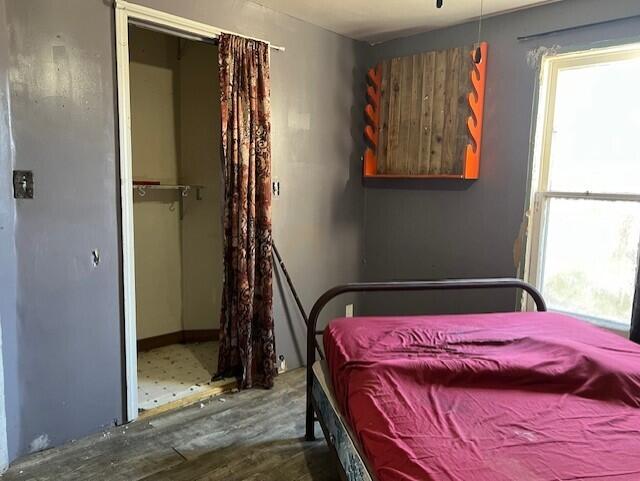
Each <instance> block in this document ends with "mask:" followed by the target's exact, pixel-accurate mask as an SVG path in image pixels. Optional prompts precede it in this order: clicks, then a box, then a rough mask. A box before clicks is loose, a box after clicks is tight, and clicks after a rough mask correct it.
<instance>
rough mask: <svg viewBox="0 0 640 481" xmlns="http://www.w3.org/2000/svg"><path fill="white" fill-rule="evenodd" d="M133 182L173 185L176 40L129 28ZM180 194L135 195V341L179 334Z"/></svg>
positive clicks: (176, 140) (176, 119) (176, 114)
mask: <svg viewBox="0 0 640 481" xmlns="http://www.w3.org/2000/svg"><path fill="white" fill-rule="evenodd" d="M129 43H130V52H131V53H130V55H131V65H130V74H131V81H130V82H131V132H132V151H133V178H134V179H136V180H159V181H161V182H162V183H163V184H164V183H166V184H177V183H178V152H179V148H180V146H179V137H178V132H179V107H178V104H177V98H178V93H179V74H178V40H177V39H176V38H175V37H170V36H168V35H163V34H159V33H156V32H152V31H150V30H144V29H139V28H131V29H130V42H129ZM179 195H180V194H179V192H177V191H157V190H156V191H151V190H150V191H147V194H146V195H145V196H144V197H140V196H138V195H137V194H136V195H135V196H134V205H133V218H134V236H135V263H136V319H137V334H138V339H145V338H148V337H154V336H159V335H162V334H168V333H172V332H178V331H181V330H182V266H181V261H180V255H179V253H180V250H181V232H180V230H181V228H180V209H179Z"/></svg>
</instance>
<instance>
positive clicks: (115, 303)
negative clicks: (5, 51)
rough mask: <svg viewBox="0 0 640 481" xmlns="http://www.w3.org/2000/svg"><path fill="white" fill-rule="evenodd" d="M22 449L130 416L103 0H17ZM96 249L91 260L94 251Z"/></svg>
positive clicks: (14, 79) (10, 9)
mask: <svg viewBox="0 0 640 481" xmlns="http://www.w3.org/2000/svg"><path fill="white" fill-rule="evenodd" d="M7 18H8V23H9V30H10V80H11V104H12V128H13V135H14V141H15V162H16V167H17V168H19V169H29V170H33V171H34V178H35V198H34V199H33V200H21V201H19V202H17V203H16V210H17V222H16V245H17V246H18V249H17V253H18V300H17V306H18V307H17V308H18V318H19V330H18V339H17V341H18V343H17V344H18V355H19V360H18V370H19V385H20V386H19V396H20V403H21V409H22V412H21V415H20V416H19V420H18V422H19V426H18V431H17V432H16V431H15V430H12V432H11V434H12V438H13V439H17V440H18V447H17V448H18V452H19V453H20V454H22V453H25V452H27V451H33V450H38V449H42V448H45V447H47V446H50V445H55V444H60V443H61V442H64V441H67V440H69V439H71V438H75V437H79V436H82V435H85V434H88V433H91V432H94V431H96V430H98V429H99V428H100V427H101V426H105V425H109V424H112V423H113V422H114V420H118V421H120V420H121V419H122V404H123V401H122V392H121V382H122V379H121V366H122V363H121V358H122V355H121V316H120V311H121V309H120V285H119V277H120V275H119V249H118V239H119V235H118V224H117V218H118V216H117V212H118V210H117V199H118V194H117V185H118V184H117V176H116V160H115V159H116V156H115V152H116V150H115V149H116V143H115V134H114V133H115V121H114V114H113V105H114V83H113V78H114V73H113V66H112V17H111V15H110V14H109V9H108V7H107V6H105V5H104V4H103V3H102V2H86V1H82V0H75V1H65V2H52V1H48V0H30V1H28V2H23V1H9V2H7ZM93 249H97V250H98V251H99V252H100V257H101V261H100V264H99V266H97V267H95V266H94V265H93V262H92V255H91V251H92V250H93Z"/></svg>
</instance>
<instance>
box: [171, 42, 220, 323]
mask: <svg viewBox="0 0 640 481" xmlns="http://www.w3.org/2000/svg"><path fill="white" fill-rule="evenodd" d="M180 172H181V176H182V181H183V182H185V183H187V184H200V185H204V187H205V188H204V189H203V190H202V200H197V199H196V198H195V196H193V195H192V196H189V197H188V198H186V199H185V202H184V217H183V219H182V301H183V302H182V322H183V327H184V329H185V330H187V331H197V330H203V329H206V330H208V329H218V327H219V325H220V318H219V316H220V299H221V297H222V282H223V274H224V264H223V259H222V205H223V192H224V191H223V188H222V164H221V160H220V84H219V81H218V47H217V46H215V45H211V44H207V43H198V42H191V41H184V40H183V41H181V42H180Z"/></svg>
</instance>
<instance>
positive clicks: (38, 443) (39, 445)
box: [29, 434, 49, 453]
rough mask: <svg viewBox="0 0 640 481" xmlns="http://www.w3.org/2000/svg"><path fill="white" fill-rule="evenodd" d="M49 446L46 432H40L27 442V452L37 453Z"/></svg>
mask: <svg viewBox="0 0 640 481" xmlns="http://www.w3.org/2000/svg"><path fill="white" fill-rule="evenodd" d="M48 447H49V436H48V435H47V434H41V435H40V436H38V437H37V438H35V439H34V440H33V441H31V443H29V452H30V453H37V452H38V451H43V450H45V449H47V448H48Z"/></svg>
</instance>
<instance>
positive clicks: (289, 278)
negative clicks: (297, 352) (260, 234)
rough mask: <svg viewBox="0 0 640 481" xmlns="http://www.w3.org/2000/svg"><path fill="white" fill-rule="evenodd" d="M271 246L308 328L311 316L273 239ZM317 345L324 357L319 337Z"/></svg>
mask: <svg viewBox="0 0 640 481" xmlns="http://www.w3.org/2000/svg"><path fill="white" fill-rule="evenodd" d="M271 248H272V251H273V255H274V257H275V259H276V261H277V262H278V264H279V265H280V269H282V273H283V274H284V278H285V279H286V281H287V285H288V286H289V289H290V290H291V294H293V298H294V299H295V301H296V305H297V306H298V311H300V315H301V316H302V318H303V319H304V324H305V326H307V328H308V327H309V317H308V316H307V312H306V311H305V310H304V306H303V305H302V301H301V300H300V297H298V292H297V291H296V288H295V286H294V285H293V281H292V280H291V277H290V276H289V271H287V268H286V267H285V265H284V261H283V260H282V257H281V256H280V252H278V248H277V247H276V244H275V242H273V241H272V242H271ZM315 346H316V349H317V350H318V354H319V355H320V359H324V354H322V351H321V350H320V345H319V344H318V339H316V341H315Z"/></svg>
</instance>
